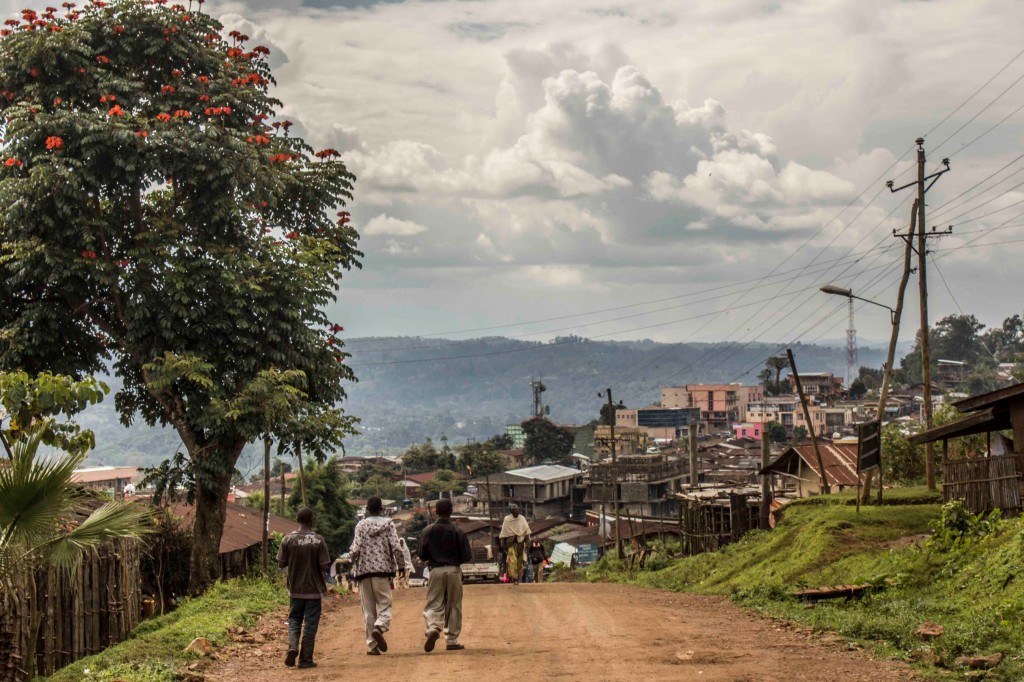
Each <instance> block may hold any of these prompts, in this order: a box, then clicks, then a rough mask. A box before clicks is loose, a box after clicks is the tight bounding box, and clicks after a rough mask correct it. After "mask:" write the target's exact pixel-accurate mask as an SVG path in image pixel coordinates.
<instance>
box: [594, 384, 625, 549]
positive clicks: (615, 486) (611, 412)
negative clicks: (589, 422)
mask: <svg viewBox="0 0 1024 682" xmlns="http://www.w3.org/2000/svg"><path fill="white" fill-rule="evenodd" d="M605 394H606V395H607V397H608V422H609V426H610V428H611V448H612V490H613V500H614V501H613V503H612V509H613V510H614V513H615V552H616V556H617V557H618V558H619V559H622V556H623V555H622V533H621V530H622V528H621V527H620V526H619V460H618V458H617V457H616V455H615V405H614V403H613V402H612V389H611V388H609V389H608V390H607V391H605ZM597 395H598V397H600V396H601V394H600V393H598V394H597Z"/></svg>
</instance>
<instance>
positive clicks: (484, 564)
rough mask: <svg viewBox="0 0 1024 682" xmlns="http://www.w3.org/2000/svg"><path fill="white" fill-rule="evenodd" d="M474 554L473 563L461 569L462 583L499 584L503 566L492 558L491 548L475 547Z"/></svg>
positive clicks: (473, 547)
mask: <svg viewBox="0 0 1024 682" xmlns="http://www.w3.org/2000/svg"><path fill="white" fill-rule="evenodd" d="M472 554H473V559H472V561H470V562H469V563H468V564H462V566H460V567H459V568H461V569H462V582H464V583H470V582H482V583H496V582H498V580H499V579H500V578H501V566H499V565H498V562H497V561H496V560H494V559H492V558H491V556H490V554H491V553H490V548H489V547H481V546H480V545H473V546H472Z"/></svg>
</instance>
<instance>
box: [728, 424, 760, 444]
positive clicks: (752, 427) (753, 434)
mask: <svg viewBox="0 0 1024 682" xmlns="http://www.w3.org/2000/svg"><path fill="white" fill-rule="evenodd" d="M762 428H764V424H752V423H746V424H733V425H732V430H733V431H735V432H736V437H737V438H756V439H758V440H760V439H761V429H762Z"/></svg>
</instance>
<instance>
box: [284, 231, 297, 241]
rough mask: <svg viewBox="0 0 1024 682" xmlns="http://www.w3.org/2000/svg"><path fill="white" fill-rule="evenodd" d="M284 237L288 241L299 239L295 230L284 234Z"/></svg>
mask: <svg viewBox="0 0 1024 682" xmlns="http://www.w3.org/2000/svg"><path fill="white" fill-rule="evenodd" d="M285 237H287V238H288V239H298V238H299V233H298V232H296V231H295V230H292V231H291V232H289V233H288V234H286V235H285Z"/></svg>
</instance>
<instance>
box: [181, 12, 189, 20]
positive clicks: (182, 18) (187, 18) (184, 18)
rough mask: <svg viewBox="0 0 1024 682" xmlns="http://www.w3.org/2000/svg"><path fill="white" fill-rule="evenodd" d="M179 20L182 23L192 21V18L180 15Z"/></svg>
mask: <svg viewBox="0 0 1024 682" xmlns="http://www.w3.org/2000/svg"><path fill="white" fill-rule="evenodd" d="M181 20H182V21H192V17H190V16H189V15H187V14H182V15H181Z"/></svg>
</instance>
